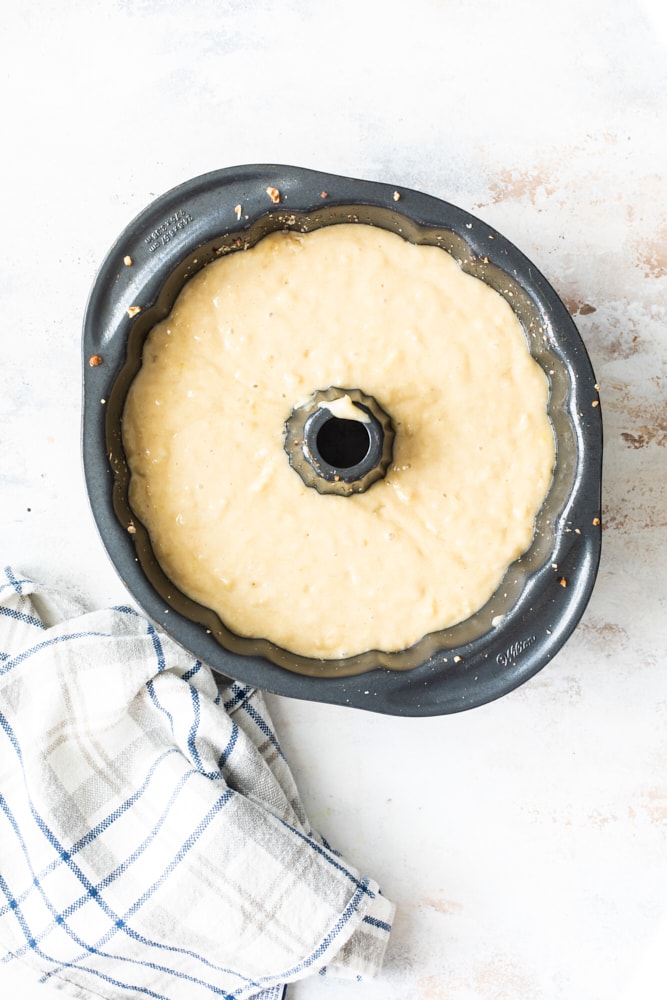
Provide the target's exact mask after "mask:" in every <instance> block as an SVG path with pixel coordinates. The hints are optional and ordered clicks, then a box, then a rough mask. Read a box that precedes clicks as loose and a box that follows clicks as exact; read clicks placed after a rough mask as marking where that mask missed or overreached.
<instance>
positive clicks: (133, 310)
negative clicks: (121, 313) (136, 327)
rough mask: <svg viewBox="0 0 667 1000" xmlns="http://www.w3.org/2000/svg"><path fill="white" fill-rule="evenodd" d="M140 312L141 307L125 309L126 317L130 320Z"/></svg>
mask: <svg viewBox="0 0 667 1000" xmlns="http://www.w3.org/2000/svg"><path fill="white" fill-rule="evenodd" d="M140 312H141V306H128V307H127V315H128V316H129V317H130V319H132V317H133V316H136V315H137V313H140Z"/></svg>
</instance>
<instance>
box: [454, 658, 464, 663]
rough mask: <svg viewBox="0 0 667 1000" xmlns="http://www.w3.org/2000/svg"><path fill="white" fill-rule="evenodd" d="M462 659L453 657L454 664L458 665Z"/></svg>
mask: <svg viewBox="0 0 667 1000" xmlns="http://www.w3.org/2000/svg"><path fill="white" fill-rule="evenodd" d="M462 659H463V657H462V656H455V657H454V663H460V662H461V660H462Z"/></svg>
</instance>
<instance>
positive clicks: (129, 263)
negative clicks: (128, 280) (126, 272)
mask: <svg viewBox="0 0 667 1000" xmlns="http://www.w3.org/2000/svg"><path fill="white" fill-rule="evenodd" d="M133 263H134V262H133V260H132V258H131V257H130V255H129V254H125V256H124V257H123V264H125V267H132V264H133Z"/></svg>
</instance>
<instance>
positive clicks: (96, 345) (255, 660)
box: [82, 165, 602, 716]
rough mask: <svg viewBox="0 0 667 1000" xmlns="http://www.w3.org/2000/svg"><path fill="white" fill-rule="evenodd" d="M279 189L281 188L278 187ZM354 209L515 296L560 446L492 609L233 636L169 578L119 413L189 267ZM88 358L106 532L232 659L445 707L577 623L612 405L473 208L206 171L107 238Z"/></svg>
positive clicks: (353, 187)
mask: <svg viewBox="0 0 667 1000" xmlns="http://www.w3.org/2000/svg"><path fill="white" fill-rule="evenodd" d="M269 188H270V189H273V190H274V191H275V192H279V202H277V203H275V202H274V201H273V200H272V199H271V197H269V195H268V194H267V189H269ZM275 197H276V195H275V194H274V198H275ZM237 206H241V211H240V212H239V210H238V207H237ZM341 222H355V223H357V222H358V223H365V224H368V225H372V226H380V227H383V228H385V229H388V230H390V231H392V232H395V233H400V234H401V235H402V236H403V237H405V238H406V239H408V240H411V241H412V242H415V243H425V244H433V245H437V246H440V247H442V248H443V249H444V250H446V251H447V252H449V253H451V254H452V255H453V256H454V257H455V258H456V259H457V260H458V261H459V263H460V265H461V267H462V268H463V269H464V270H465V271H467V272H469V273H471V274H474V275H476V276H477V277H479V278H481V279H482V280H483V281H485V282H487V283H488V284H490V285H491V286H492V287H494V288H495V289H496V290H497V291H498V292H499V293H500V294H501V295H503V296H504V297H505V298H506V299H507V301H508V302H509V303H510V305H511V306H512V308H513V309H514V311H515V312H516V314H517V315H518V317H519V319H520V321H521V322H522V324H523V326H524V329H525V330H526V334H527V340H528V343H529V346H530V350H531V352H532V354H533V356H534V357H535V359H536V361H537V362H538V363H539V364H540V365H541V366H542V368H543V369H544V371H545V372H546V374H547V376H548V378H549V381H550V385H551V393H550V403H549V413H550V417H551V420H552V423H553V426H554V432H555V436H556V445H557V457H556V468H555V473H554V478H553V483H552V485H551V488H550V491H549V494H548V497H547V499H546V501H545V503H544V506H543V508H542V510H541V512H540V514H539V516H538V519H537V525H536V532H535V538H534V542H533V544H532V546H531V548H530V549H529V551H528V552H527V553H526V554H525V555H524V556H522V557H521V558H520V559H519V560H517V561H516V562H515V563H513V565H512V566H510V568H509V569H508V571H507V573H506V576H505V578H504V580H503V582H502V584H501V586H500V587H499V589H498V591H497V592H496V594H495V595H494V596H493V598H492V599H491V600H490V601H489V602H488V603H487V605H485V607H484V608H482V609H481V610H480V611H478V612H477V613H476V614H474V615H472V616H471V617H470V618H468V619H467V620H466V621H464V622H461V623H460V624H458V625H455V626H454V627H452V628H449V629H446V630H444V631H442V632H438V633H434V634H433V635H430V636H426V637H425V638H424V639H422V640H421V641H420V642H419V643H417V644H415V646H413V647H411V649H409V650H406V651H404V652H402V653H389V654H388V653H378V652H370V653H364V654H362V655H361V656H356V657H351V658H349V659H345V660H339V661H314V660H310V659H308V658H306V657H299V656H295V655H293V654H291V653H289V652H287V651H285V650H282V649H280V648H277V647H275V646H274V645H273V644H271V643H269V642H267V641H265V640H253V639H244V638H241V637H239V636H235V635H234V634H233V633H231V632H230V631H229V630H228V629H226V627H225V626H224V623H222V622H221V621H220V620H219V619H218V617H217V616H216V615H215V614H214V613H213V612H211V611H210V610H208V609H206V608H202V607H201V606H199V605H197V604H195V603H194V602H192V601H190V600H189V599H187V598H186V597H185V596H184V595H183V594H180V593H179V592H178V591H177V590H176V588H174V586H173V585H172V584H171V583H170V582H169V580H167V579H166V577H165V576H164V574H163V573H162V570H161V569H160V567H159V565H158V564H157V562H156V560H155V557H154V555H153V552H152V549H151V545H150V540H149V538H148V534H147V532H146V531H145V529H144V527H143V525H142V524H141V523H140V522H138V521H137V519H136V518H135V517H134V515H133V513H132V511H131V510H130V507H129V503H128V482H129V474H128V469H127V464H126V460H125V455H124V452H123V445H122V437H121V416H122V410H123V405H124V401H125V396H126V393H127V390H128V387H129V385H130V383H131V381H132V379H133V377H134V375H135V374H136V372H137V370H138V368H139V366H140V363H141V350H142V345H143V342H144V340H145V337H146V335H147V333H148V331H149V330H150V329H151V327H152V326H153V325H154V324H155V323H156V322H157V321H158V320H160V319H162V318H163V317H164V316H166V315H167V314H168V313H169V311H170V310H171V307H172V305H173V303H174V301H175V299H176V296H177V295H178V293H179V291H180V290H181V288H182V287H183V285H184V284H185V282H186V281H187V280H188V279H189V278H190V277H191V276H192V275H193V274H195V273H196V272H197V271H199V270H200V269H201V268H202V267H205V266H206V264H208V263H209V262H211V261H212V260H214V259H217V258H219V257H220V256H221V255H222V254H224V253H231V252H234V251H235V250H237V249H242V248H244V247H247V246H250V245H252V244H253V243H255V242H256V241H257V240H259V239H261V238H262V237H263V236H264V235H266V234H267V233H269V232H272V231H274V230H277V229H295V230H298V231H308V230H311V229H315V228H317V227H319V226H325V225H334V224H337V223H341ZM130 261H131V263H130ZM136 306H140V307H141V311H140V312H136V310H135V309H134V308H133V307H136ZM93 358H94V360H95V362H97V363H93V364H91V359H93ZM82 362H83V390H84V399H83V441H82V445H83V462H84V472H85V478H86V485H87V489H88V494H89V497H90V502H91V506H92V510H93V515H94V518H95V521H96V523H97V526H98V529H99V531H100V534H101V537H102V540H103V543H104V545H105V547H106V549H107V551H108V553H109V556H110V558H111V560H112V562H113V564H114V566H115V567H116V570H117V572H118V573H119V575H120V577H121V579H122V580H123V582H124V584H125V586H126V587H127V589H128V590H129V591H130V593H131V594H132V595H133V597H134V599H135V600H136V602H137V604H138V605H139V606H140V607H141V608H142V609H143V610H144V612H145V613H146V614H147V616H148V617H149V618H150V619H151V620H153V621H154V622H155V623H157V624H158V625H159V626H160V627H161V628H162V629H163V630H164V631H166V632H167V633H168V634H169V635H171V636H172V637H173V638H174V639H175V640H176V641H177V642H179V643H180V644H181V645H183V646H184V647H186V648H187V649H188V650H190V651H191V652H192V653H193V654H194V655H195V656H196V657H198V658H199V659H201V660H202V661H204V662H206V663H208V664H209V665H210V666H211V667H212V668H213V669H214V670H215V671H217V672H218V673H220V674H221V675H224V676H227V677H233V678H235V679H237V680H240V681H243V682H245V683H248V684H251V685H254V686H257V687H260V688H262V689H264V690H267V691H271V692H274V693H277V694H281V695H286V696H289V697H294V698H302V699H307V700H311V701H322V702H328V703H332V704H338V705H350V706H355V707H357V708H364V709H368V710H371V711H375V712H382V713H388V714H394V715H406V716H428V715H440V714H446V713H451V712H458V711H462V710H464V709H469V708H472V707H474V706H478V705H481V704H484V703H486V702H489V701H492V700H493V699H496V698H498V697H500V696H502V695H504V694H506V693H508V692H509V691H511V690H513V689H514V688H516V687H517V686H518V685H520V684H522V683H524V682H525V681H526V680H528V679H529V678H530V677H532V676H533V675H534V674H535V673H536V672H537V671H539V670H540V669H541V668H543V667H544V666H545V665H546V664H547V663H548V662H549V660H550V659H551V658H552V657H553V656H554V655H555V654H556V653H557V652H558V650H559V649H560V648H561V647H562V646H563V644H564V643H565V642H566V641H567V639H568V638H569V636H570V635H571V633H572V631H573V630H574V628H575V627H576V625H577V623H578V622H579V620H580V618H581V616H582V614H583V612H584V610H585V607H586V605H587V603H588V600H589V598H590V595H591V592H592V589H593V586H594V583H595V578H596V574H597V570H598V564H599V559H600V544H601V528H600V506H601V476H602V419H601V413H600V406H599V405H598V392H597V386H596V381H595V376H594V373H593V370H592V367H591V363H590V360H589V357H588V354H587V352H586V349H585V347H584V344H583V342H582V340H581V338H580V336H579V333H578V331H577V329H576V327H575V325H574V323H573V321H572V319H571V317H570V316H569V314H568V312H567V310H566V308H565V306H564V305H563V303H562V302H561V300H560V299H559V297H558V296H557V294H556V293H555V291H554V289H553V288H552V287H551V286H550V285H549V283H548V282H547V281H546V279H545V278H544V277H543V275H542V274H541V273H540V272H539V271H538V270H537V268H536V267H535V266H534V265H533V264H532V263H531V262H530V261H529V260H528V259H527V258H526V257H525V256H524V255H523V254H522V253H521V252H520V251H519V250H518V249H517V248H516V247H515V246H513V245H512V244H511V243H509V242H508V241H507V240H506V239H505V238H504V237H503V236H502V235H501V234H500V233H498V232H497V231H496V230H494V229H493V228H491V227H490V226H488V225H487V224H486V223H484V222H483V221H481V220H480V219H478V218H476V217H475V216H473V215H470V214H469V213H467V212H465V211H463V210H461V209H459V208H457V207H455V206H453V205H451V204H449V203H447V202H444V201H441V200H439V199H437V198H434V197H431V196H428V195H425V194H421V193H419V192H416V191H413V190H409V189H405V188H396V187H394V186H392V185H388V184H381V183H376V182H370V181H361V180H353V179H351V178H347V177H339V176H335V175H331V174H324V173H320V172H317V171H312V170H306V169H302V168H298V167H291V166H281V165H256V166H240V167H231V168H228V169H223V170H217V171H214V172H212V173H208V174H205V175H203V176H201V177H196V178H194V179H192V180H190V181H187V182H186V183H185V184H182V185H180V186H179V187H176V188H174V189H173V190H171V191H169V192H167V193H166V194H165V195H163V196H162V197H160V198H158V199H157V200H156V201H154V202H153V203H152V204H150V205H149V206H148V207H147V208H146V209H145V210H144V211H143V212H142V213H141V214H140V215H139V216H137V218H136V219H134V221H133V222H131V223H130V224H129V225H128V227H127V228H126V229H125V231H124V232H123V233H122V234H121V235H120V237H119V238H118V240H117V241H116V243H115V244H114V246H113V247H112V248H111V250H110V251H109V253H108V255H107V257H106V259H105V260H104V262H103V264H102V267H101V268H100V271H99V273H98V275H97V278H96V280H95V283H94V285H93V288H92V291H91V295H90V298H89V302H88V306H87V309H86V314H85V320H84V330H83V352H82ZM316 388H322V387H316ZM360 388H361V389H363V387H360ZM497 391H498V392H499V393H500V392H502V385H500V384H499V385H498V386H497ZM444 475H445V472H444V470H443V476H444ZM313 572H317V567H316V566H314V567H313ZM388 585H389V583H388ZM295 614H297V615H298V607H295ZM323 614H326V609H323ZM409 614H410V608H409V607H406V615H409ZM492 621H495V622H496V624H495V625H492V624H491V622H492Z"/></svg>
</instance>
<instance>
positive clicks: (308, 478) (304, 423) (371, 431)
mask: <svg viewBox="0 0 667 1000" xmlns="http://www.w3.org/2000/svg"><path fill="white" fill-rule="evenodd" d="M393 447H394V428H393V426H392V423H391V419H390V417H389V415H388V414H387V413H386V412H385V411H384V410H383V409H382V407H381V406H380V404H379V403H378V401H377V400H376V399H375V398H374V397H373V396H367V395H366V394H365V393H363V392H362V391H361V390H360V389H341V388H338V387H336V386H330V387H329V388H328V389H318V390H317V391H316V392H314V393H313V394H312V396H310V397H309V399H307V400H306V402H305V403H301V404H299V405H298V406H295V407H294V409H293V410H292V413H291V415H290V417H289V419H288V420H287V421H286V423H285V451H286V452H287V456H288V458H289V462H290V465H291V466H292V468H293V469H294V470H295V471H296V472H297V473H298V474H299V475H300V476H301V478H302V480H303V481H304V483H305V484H306V486H310V487H312V488H313V489H315V490H317V491H318V493H322V494H326V493H331V494H334V495H335V496H344V497H345V496H351V495H352V494H353V493H363V492H365V490H367V489H368V488H369V487H370V486H372V485H373V483H376V482H377V481H378V480H379V479H383V478H384V476H385V474H386V472H387V469H388V468H389V466H390V465H391V460H392V454H393Z"/></svg>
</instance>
